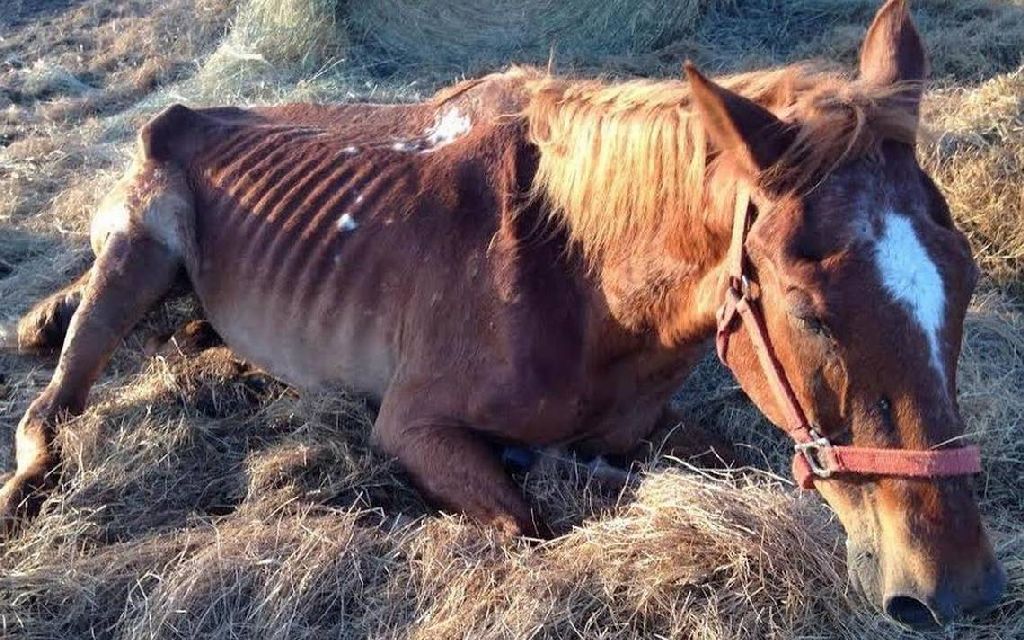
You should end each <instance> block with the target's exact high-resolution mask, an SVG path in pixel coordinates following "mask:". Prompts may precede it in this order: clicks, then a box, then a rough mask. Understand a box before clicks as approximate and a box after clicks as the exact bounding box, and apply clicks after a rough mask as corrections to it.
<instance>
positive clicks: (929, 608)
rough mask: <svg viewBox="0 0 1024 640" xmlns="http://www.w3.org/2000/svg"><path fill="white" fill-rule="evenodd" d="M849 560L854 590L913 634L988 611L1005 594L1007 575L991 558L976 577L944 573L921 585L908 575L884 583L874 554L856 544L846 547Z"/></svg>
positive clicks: (961, 573) (960, 573)
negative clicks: (916, 631)
mask: <svg viewBox="0 0 1024 640" xmlns="http://www.w3.org/2000/svg"><path fill="white" fill-rule="evenodd" d="M847 557H848V567H849V572H850V582H851V584H852V585H853V586H854V588H855V589H856V590H857V591H858V592H859V593H860V594H861V595H862V596H864V598H865V599H867V600H868V601H869V602H870V603H872V604H873V605H874V606H876V607H879V608H880V609H881V610H882V612H884V613H885V615H887V616H888V617H889V618H891V619H892V620H893V621H895V622H898V623H899V624H901V625H904V626H906V627H910V628H912V629H916V630H929V629H938V628H941V627H944V626H946V625H948V624H950V623H951V622H955V621H957V620H960V619H962V618H965V617H968V616H979V615H983V614H985V613H988V612H989V611H991V610H992V608H993V607H995V606H996V605H997V604H999V601H1000V600H1001V599H1002V597H1003V593H1004V592H1005V590H1006V572H1005V571H1004V570H1003V568H1002V567H1001V566H1000V564H999V563H998V562H997V561H996V560H995V559H994V558H992V559H990V560H989V561H987V562H986V563H984V565H983V568H982V569H981V570H980V571H977V572H976V573H975V574H974V575H964V574H963V572H958V573H959V575H949V574H945V573H944V574H943V577H942V578H941V579H940V580H938V581H937V582H934V583H933V582H930V581H929V582H926V583H924V584H922V583H920V582H918V581H916V580H914V579H913V577H912V576H910V575H907V576H906V577H904V578H901V579H897V580H884V579H883V577H882V576H883V572H882V570H881V567H880V566H879V563H878V561H877V556H876V555H875V554H873V553H868V552H865V551H863V550H862V549H859V548H858V547H857V546H856V545H848V547H847ZM885 583H888V584H885Z"/></svg>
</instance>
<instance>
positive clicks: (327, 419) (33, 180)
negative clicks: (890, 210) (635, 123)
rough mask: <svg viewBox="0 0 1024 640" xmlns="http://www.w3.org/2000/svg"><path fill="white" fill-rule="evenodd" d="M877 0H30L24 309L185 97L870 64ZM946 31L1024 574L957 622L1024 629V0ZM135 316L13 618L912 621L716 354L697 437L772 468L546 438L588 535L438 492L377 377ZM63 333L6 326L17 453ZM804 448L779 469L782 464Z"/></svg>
mask: <svg viewBox="0 0 1024 640" xmlns="http://www.w3.org/2000/svg"><path fill="white" fill-rule="evenodd" d="M875 8H876V3H875V2H874V0H842V1H834V0H786V1H783V0H719V1H714V0H672V1H666V0H628V1H627V0H593V1H588V2H584V1H583V0H566V1H564V2H549V1H547V0H522V1H521V2H518V3H513V4H509V3H501V2H496V1H495V0H479V1H477V2H463V3H449V2H447V1H444V0H375V1H374V2H351V3H348V2H340V1H339V0H240V1H239V2H233V1H232V0H164V1H161V2H157V1H152V0H8V1H7V2H6V3H4V10H3V13H2V14H0V321H9V320H12V319H13V318H15V317H16V316H17V315H18V314H19V313H21V312H23V311H24V310H26V309H27V308H28V306H29V305H30V304H31V303H32V302H33V301H34V300H35V299H37V298H38V297H40V296H41V295H43V294H45V293H47V292H49V291H50V290H52V289H54V288H55V287H57V286H58V285H59V284H62V283H63V282H64V281H65V280H67V279H68V278H69V277H71V276H73V275H76V274H77V273H78V272H79V271H81V270H82V269H83V268H84V266H85V265H86V264H87V263H88V260H89V251H88V247H87V236H86V229H87V226H88V217H89V213H90V211H91V208H92V206H93V205H94V204H95V203H96V201H97V199H98V196H99V194H100V193H101V192H102V191H103V189H104V188H105V187H106V186H107V185H109V184H111V182H112V181H113V180H114V179H115V177H116V175H117V174H118V173H119V172H120V171H121V170H122V169H123V168H124V167H125V165H126V162H127V157H128V156H127V151H128V148H129V143H130V140H131V137H132V132H133V130H134V128H135V127H136V126H137V125H138V124H139V123H141V122H143V121H144V120H145V118H146V117H147V116H148V115H150V114H152V113H153V112H154V111H156V110H158V109H159V108H160V107H162V106H164V105H166V104H168V103H170V102H172V101H181V100H184V101H187V102H189V103H191V104H196V105H200V104H212V103H224V102H233V103H252V102H280V101H288V100H361V99H370V100H377V101H381V100H411V99H416V98H418V97H422V96H423V95H426V94H429V93H430V92H432V91H433V90H434V89H435V88H436V87H438V86H440V85H443V84H445V83H448V82H450V81H452V80H453V79H456V78H458V77H460V76H461V75H463V74H474V73H478V72H481V71H485V70H491V69H496V68H500V67H502V66H504V65H505V64H507V63H508V62H510V61H527V62H546V61H547V59H548V57H549V55H551V51H552V49H553V50H554V59H555V60H556V62H557V64H558V65H559V66H561V67H562V68H563V69H575V70H579V71H583V72H595V71H597V72H602V73H607V74H614V75H637V74H642V75H670V74H677V73H679V65H680V62H681V61H682V60H683V59H684V58H686V57H690V58H692V59H694V60H696V61H697V62H698V63H699V64H702V65H703V66H704V67H705V68H708V69H710V70H715V71H730V70H741V69H749V68H755V67H760V66H763V65H769V64H778V63H782V62H786V61H789V60H794V59H798V58H804V57H809V56H817V57H823V58H826V59H829V60H834V61H838V62H840V63H844V64H852V62H853V61H854V59H855V55H856V49H857V46H858V44H859V41H860V37H861V34H862V33H863V30H864V28H865V27H866V25H867V24H868V21H869V20H870V17H871V15H872V14H873V12H874V10H875ZM915 15H916V17H917V20H918V24H919V25H920V26H921V28H922V31H923V32H924V35H925V38H926V41H927V44H928V47H929V50H930V52H931V55H932V59H933V67H934V72H935V81H934V83H933V91H932V92H931V94H930V96H929V98H928V102H927V105H926V109H925V122H926V124H927V126H928V129H929V135H928V137H927V138H926V139H925V140H924V141H923V142H922V144H921V149H920V154H921V156H922V158H924V161H925V163H926V164H927V165H928V167H929V168H930V170H931V171H933V173H934V175H935V176H936V178H937V180H938V182H939V184H940V186H941V187H942V189H943V190H944V192H945V193H946V195H947V197H948V198H949V200H950V204H951V205H952V208H953V211H954V214H955V216H956V218H957V220H958V222H959V223H960V224H961V225H962V226H963V228H965V229H966V230H967V232H968V233H969V234H970V236H971V239H972V242H973V244H974V247H975V250H976V252H977V255H978V256H979V259H980V262H981V263H982V265H983V268H984V271H985V277H984V281H983V283H982V285H981V287H980V288H979V292H978V295H977V296H976V298H975V301H974V303H973V305H972V307H971V312H970V315H969V318H968V324H967V335H966V343H965V346H964V351H963V357H962V361H961V369H960V380H959V386H960V394H961V404H962V407H963V411H964V413H965V416H966V418H967V421H968V424H969V427H970V429H971V431H972V432H973V434H975V435H976V437H977V439H978V440H979V442H980V443H981V444H982V446H983V448H984V451H985V456H986V461H987V469H988V470H987V473H986V475H985V477H984V478H983V479H982V480H981V482H980V483H979V486H980V492H981V496H982V501H983V509H984V511H985V513H986V514H987V519H988V522H989V524H990V527H991V529H992V533H993V536H994V541H995V544H996V546H997V552H998V554H999V556H1000V557H1001V558H1002V559H1003V561H1004V562H1005V564H1006V567H1007V570H1008V571H1009V574H1010V587H1009V593H1008V595H1007V597H1006V599H1005V601H1004V603H1003V604H1002V605H1001V606H1000V607H999V609H998V610H997V611H996V612H995V613H994V615H993V616H992V617H991V618H988V619H986V620H983V621H979V622H977V623H965V624H961V625H958V626H957V627H955V628H953V629H952V630H951V631H950V632H949V633H950V634H951V635H953V636H955V637H960V638H1011V637H1022V636H1024V528H1022V526H1021V523H1022V522H1024V394H1022V389H1024V188H1022V185H1024V67H1022V63H1024V2H1021V0H1011V1H996V0H991V1H990V0H931V1H925V0H919V2H917V3H916V4H915ZM195 315H196V310H195V307H194V304H193V303H192V302H191V301H189V300H188V299H184V300H178V301H175V302H169V303H167V304H165V305H164V306H163V307H162V308H160V309H159V310H158V311H156V312H154V313H152V314H150V316H149V317H147V318H146V320H145V321H144V322H143V323H142V325H141V326H140V327H139V328H138V329H137V330H136V331H135V332H134V333H133V334H132V335H131V336H130V337H129V338H128V339H127V340H126V341H125V344H124V347H123V348H122V349H120V350H119V351H118V353H117V355H116V356H115V358H114V360H113V362H112V363H111V365H110V367H109V369H108V371H107V373H106V374H105V375H104V377H103V378H102V380H101V382H100V384H99V385H98V386H97V387H96V389H95V391H94V394H93V399H94V403H93V404H92V406H91V407H90V409H89V410H88V411H87V413H86V414H85V415H83V416H81V417H79V418H76V419H74V420H72V421H70V422H68V423H67V424H66V425H65V427H64V430H63V434H62V436H61V446H62V449H63V453H64V458H65V461H66V462H65V465H64V473H63V476H62V481H61V485H60V488H59V490H58V491H57V493H56V494H55V496H54V497H53V498H52V499H50V500H49V501H48V502H47V503H46V505H45V507H44V512H43V514H42V516H41V517H39V518H38V519H37V520H36V521H35V522H34V523H33V524H32V525H31V526H30V527H28V528H27V530H26V531H24V532H23V533H22V534H21V535H20V536H19V537H18V538H17V539H15V540H13V541H11V542H9V543H7V544H5V545H4V546H3V547H2V548H0V636H2V637H11V638H87V637H96V638H111V637H125V638H136V637H160V638H185V637H197V636H202V637H213V638H236V637H239V638H302V637H332V638H338V637H340V638H363V637H369V638H392V637H393V638H405V637H414V638H431V639H433V638H498V637H501V638H528V637H549V638H570V637H581V638H649V637H671V638H706V639H712V638H760V637H816V638H821V637H842V638H861V637H873V636H876V635H881V634H884V635H885V636H886V637H889V636H895V635H898V634H899V633H900V632H899V631H898V630H897V629H896V628H895V627H893V626H891V625H889V624H888V623H886V622H885V621H883V620H881V619H880V618H878V617H877V616H875V615H874V614H872V613H870V612H869V611H868V610H867V609H866V608H865V607H864V606H863V604H862V603H859V602H857V601H856V600H855V599H853V598H852V597H851V596H850V595H849V594H848V592H847V586H846V579H845V566H844V554H843V542H842V538H841V534H840V533H841V532H840V531H839V528H838V526H837V524H836V523H835V522H834V520H833V519H832V518H831V516H830V514H829V512H828V511H827V510H826V509H825V508H823V507H822V506H821V505H820V504H819V502H818V501H817V500H816V499H815V498H814V497H813V496H802V495H800V494H798V493H797V492H796V491H795V490H794V489H793V487H792V485H791V484H790V483H789V481H788V480H787V479H786V478H785V468H786V454H785V443H784V442H783V440H782V439H781V438H780V437H778V436H777V435H776V434H775V433H774V432H773V431H772V429H771V428H770V427H769V426H768V425H767V424H766V423H765V422H764V421H763V420H762V419H761V418H759V417H758V414H757V412H756V411H755V410H754V409H753V408H752V407H751V406H750V404H749V403H748V402H747V401H746V399H745V398H744V396H743V395H742V394H741V393H740V392H739V391H738V390H737V388H736V387H735V385H734V383H733V382H732V380H731V379H730V378H729V376H728V374H727V373H725V372H724V371H723V370H722V369H721V368H720V367H719V366H718V365H717V364H716V363H714V362H712V361H710V360H709V361H708V362H706V363H705V364H703V365H702V367H701V369H700V370H699V371H698V373H697V375H695V376H694V378H693V379H692V380H691V382H690V383H689V384H688V385H687V387H686V388H685V389H683V390H681V392H680V395H679V405H680V410H681V413H682V416H683V420H682V422H681V424H680V426H679V427H678V428H677V430H676V432H675V433H674V434H670V435H669V436H668V438H669V439H675V440H679V439H683V440H685V438H686V434H687V433H689V432H690V431H691V430H695V429H697V428H706V429H709V430H712V431H717V432H718V433H719V434H720V435H722V436H723V437H727V438H729V439H730V440H733V441H735V442H736V443H737V453H738V455H739V457H740V459H741V460H743V462H744V463H745V465H746V466H745V467H743V468H741V469H737V470H735V471H732V472H728V473H725V472H720V471H718V472H716V471H707V470H700V469H698V468H695V467H693V466H690V465H688V464H686V461H685V460H681V459H678V458H674V457H672V456H667V455H665V454H664V451H665V450H666V448H665V447H664V446H663V444H664V439H663V438H657V439H655V441H654V442H652V443H651V445H650V448H649V449H650V450H649V453H648V455H647V456H646V460H645V461H644V462H643V463H642V464H641V465H640V470H641V471H642V472H643V482H642V483H641V484H640V485H639V486H637V487H635V488H633V489H631V490H629V491H626V492H622V493H617V492H615V491H612V490H609V489H608V488H606V487H602V486H601V485H600V484H599V483H597V482H595V481H594V480H593V479H591V478H588V476H587V475H586V473H584V472H583V471H582V470H581V469H578V468H576V467H574V466H573V465H572V464H568V463H565V462H560V461H557V460H545V461H543V462H542V464H541V465H540V466H539V468H537V469H535V470H534V471H533V472H531V474H530V475H529V476H528V477H525V478H523V479H522V481H523V482H524V484H525V486H526V489H527V491H528V492H529V494H530V495H531V497H532V500H533V501H534V502H535V503H536V504H538V505H541V508H542V509H543V511H544V512H545V513H546V514H547V515H548V517H549V518H550V519H551V520H552V521H553V522H554V523H556V526H558V527H559V528H560V529H561V530H564V531H567V532H568V533H567V534H566V535H564V536H562V537H560V538H558V539H556V540H554V541H553V542H551V543H548V544H544V545H528V544H525V543H521V542H517V541H511V542H510V541H504V540H500V539H497V538H494V537H491V536H490V535H489V534H487V533H486V532H481V531H480V530H479V529H477V528H475V527H473V526H471V525H469V524H467V523H464V522H462V521H460V520H459V519H457V518H453V517H447V516H441V515H438V514H436V513H433V512H431V511H430V510H429V509H428V508H427V507H426V506H425V505H424V504H423V503H422V502H421V501H420V499H419V498H418V496H417V495H416V493H415V492H414V491H413V490H412V489H411V488H410V487H409V485H408V483H407V481H406V479H405V478H403V477H402V475H401V473H400V471H399V470H398V469H397V468H396V467H395V465H393V464H392V463H391V462H389V461H388V460H386V459H384V458H382V457H381V456H380V455H378V454H377V453H375V452H374V451H373V450H371V449H370V448H369V446H368V443H367V440H366V434H367V431H368V427H369V424H370V423H371V421H372V411H371V410H370V409H368V408H367V407H366V406H365V405H364V404H363V403H362V402H361V401H360V400H358V399H356V398H350V397H345V396H343V395H340V394H339V395H333V396H309V395H307V396H302V397H300V396H298V395H297V394H296V393H294V392H293V391H292V390H290V389H288V388H286V387H284V386H282V385H280V384H278V383H276V382H275V381H273V380H269V379H267V378H266V377H264V376H263V375H261V374H260V373H259V372H258V371H253V370H251V369H249V368H248V367H246V366H245V365H244V364H241V363H238V362H236V361H234V360H233V359H232V358H231V356H230V354H229V353H227V352H225V351H223V350H218V349H214V350H209V351H206V352H204V353H202V354H200V355H198V356H194V357H182V356H180V355H177V354H175V353H173V351H171V352H165V353H164V354H162V355H158V356H156V357H149V356H147V355H146V353H147V349H146V343H147V341H149V340H150V339H151V338H152V337H153V336H157V335H161V334H163V333H165V332H167V331H169V330H172V329H174V328H175V327H177V326H179V325H181V324H182V323H183V322H185V321H186V320H187V319H189V318H191V317H193V316H195ZM52 366H53V362H52V361H45V360H39V359H30V358H26V357H22V356H18V355H16V354H14V353H11V352H10V351H9V350H8V351H6V352H0V442H2V443H4V444H3V446H2V447H0V466H3V467H9V466H10V465H11V464H12V452H11V450H10V446H9V443H10V442H11V441H12V437H13V431H14V428H15V425H16V424H17V421H18V419H19V417H20V415H21V413H22V412H23V411H24V409H25V407H26V406H27V404H28V403H29V402H30V400H31V399H32V398H33V397H34V395H35V394H36V393H37V392H38V391H39V390H40V389H41V388H42V387H43V385H44V384H45V383H46V381H47V380H48V378H49V375H50V373H51V371H52ZM776 474H781V475H776Z"/></svg>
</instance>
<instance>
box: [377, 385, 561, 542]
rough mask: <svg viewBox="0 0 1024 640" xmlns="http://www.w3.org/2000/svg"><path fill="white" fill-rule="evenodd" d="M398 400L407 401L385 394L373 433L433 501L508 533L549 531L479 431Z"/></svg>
mask: <svg viewBox="0 0 1024 640" xmlns="http://www.w3.org/2000/svg"><path fill="white" fill-rule="evenodd" d="M400 403H402V404H404V401H403V400H402V399H400V398H395V397H394V393H393V392H389V394H388V395H387V396H385V398H384V402H383V403H382V405H381V411H380V415H379V416H378V418H377V422H376V423H375V425H374V437H375V440H376V441H377V443H378V444H379V445H380V446H381V447H382V448H383V449H384V450H385V451H386V452H388V453H390V454H391V455H393V456H395V457H396V458H398V460H399V462H401V464H402V466H403V467H404V468H405V470H406V471H407V472H408V473H409V474H410V475H411V476H412V478H413V482H414V483H415V484H416V485H417V487H418V488H419V489H420V491H422V492H423V493H424V495H425V496H426V497H427V498H428V499H429V500H431V501H432V502H434V503H435V504H436V505H437V506H439V507H441V508H442V509H446V510H451V511H454V512H461V513H465V514H466V515H467V516H469V517H470V518H472V519H474V520H476V521H478V522H481V523H483V524H486V525H490V526H493V527H496V528H497V529H499V530H501V531H503V532H505V533H507V534H511V535H529V536H532V537H546V536H547V529H546V527H544V525H543V524H542V523H540V522H539V521H538V520H536V519H535V518H534V516H533V514H532V513H531V511H530V507H529V506H528V505H527V504H526V501H525V500H524V499H523V495H522V492H521V491H520V489H519V487H517V486H516V484H515V483H514V482H513V481H512V478H510V477H509V476H508V474H507V473H506V472H505V470H504V469H503V468H502V466H501V463H500V461H499V460H498V457H497V455H496V454H495V452H494V450H493V449H492V448H491V447H489V446H488V445H487V443H486V442H485V441H484V440H483V439H482V438H481V437H480V436H479V435H478V434H476V433H474V432H473V431H471V430H470V429H468V428H466V427H465V426H462V425H460V424H458V423H457V422H455V421H447V420H429V419H427V420H424V419H422V418H416V417H414V416H413V414H412V412H411V411H409V412H407V411H404V410H403V409H402V408H401V407H399V406H398V405H399V404H400ZM409 404H411V405H415V404H417V402H416V401H412V402H410V403H409Z"/></svg>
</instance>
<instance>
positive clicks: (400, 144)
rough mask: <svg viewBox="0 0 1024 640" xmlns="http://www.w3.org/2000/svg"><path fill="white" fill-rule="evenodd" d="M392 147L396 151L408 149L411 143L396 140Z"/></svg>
mask: <svg viewBox="0 0 1024 640" xmlns="http://www.w3.org/2000/svg"><path fill="white" fill-rule="evenodd" d="M391 148H392V149H394V150H395V151H408V150H409V145H408V144H407V143H405V142H396V143H394V144H393V145H391Z"/></svg>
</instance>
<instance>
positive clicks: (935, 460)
mask: <svg viewBox="0 0 1024 640" xmlns="http://www.w3.org/2000/svg"><path fill="white" fill-rule="evenodd" d="M753 208H754V207H753V206H752V204H751V202H750V191H749V188H748V187H747V186H746V185H740V186H738V187H737V194H736V210H735V214H734V217H733V227H732V242H731V244H730V245H729V253H728V254H727V256H726V261H727V265H726V266H727V268H728V272H727V275H728V278H729V282H728V285H729V286H728V288H727V290H726V294H725V302H724V303H723V304H722V306H721V307H720V308H719V309H718V314H717V316H718V333H717V336H716V339H715V345H716V347H717V350H718V357H719V358H720V359H721V360H722V362H723V363H724V364H725V365H726V366H729V363H728V362H727V361H726V356H727V353H728V349H729V337H730V336H731V335H732V334H733V332H734V331H736V329H737V325H738V324H742V325H743V326H744V327H745V328H746V330H747V335H748V336H749V337H750V343H751V345H752V346H753V348H754V352H755V353H756V354H757V360H758V362H759V363H760V365H761V370H762V372H763V373H764V376H765V378H767V380H768V384H769V386H770V387H771V389H772V393H773V394H774V395H775V399H776V401H777V402H778V404H779V406H780V407H781V408H782V412H783V414H784V419H785V425H784V427H783V428H784V429H785V430H786V431H787V432H788V433H789V435H790V437H791V438H793V440H795V441H796V445H795V449H796V453H795V454H794V456H793V476H794V477H795V478H796V481H797V484H798V485H799V486H800V487H801V488H802V489H812V488H814V480H815V478H829V477H831V476H833V475H835V474H853V475H883V476H901V477H908V478H936V477H945V476H963V475H972V474H975V473H980V472H981V452H980V450H979V449H978V447H976V446H967V447H961V448H957V449H939V450H929V451H914V450H908V449H876V448H868V447H848V446H840V445H834V444H832V443H831V442H829V440H828V438H826V437H824V436H822V435H821V434H820V433H818V432H817V431H815V430H814V428H812V427H811V425H810V424H809V423H808V422H807V417H806V416H805V415H804V412H803V410H802V409H801V408H800V404H799V403H798V402H797V399H796V396H795V395H794V394H793V388H792V386H791V385H790V384H789V380H788V379H787V378H786V372H785V371H784V370H783V369H782V365H780V364H779V361H778V360H777V359H776V357H775V353H774V351H773V349H772V345H771V341H770V340H769V338H768V331H767V329H766V327H765V323H764V316H763V313H762V310H761V306H760V305H759V304H758V299H759V293H760V292H759V289H758V286H757V283H756V282H753V281H751V280H750V279H749V278H748V277H747V275H746V273H745V272H744V267H745V263H746V247H745V246H744V244H745V240H746V236H747V231H748V228H749V226H750V223H751V218H752V213H751V212H752V210H753Z"/></svg>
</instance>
